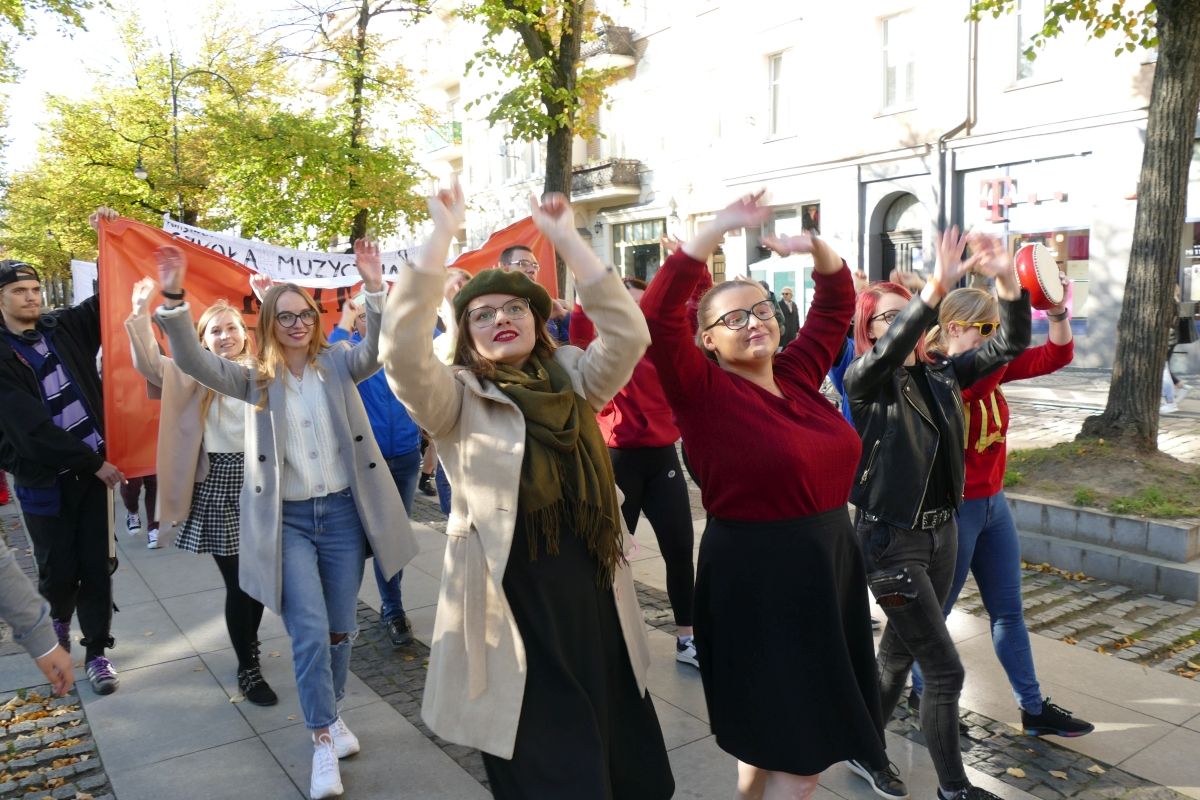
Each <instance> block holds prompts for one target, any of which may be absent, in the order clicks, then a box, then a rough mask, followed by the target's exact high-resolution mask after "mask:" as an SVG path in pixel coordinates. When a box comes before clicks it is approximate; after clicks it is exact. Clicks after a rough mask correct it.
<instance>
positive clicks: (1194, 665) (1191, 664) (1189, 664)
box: [1187, 661, 1200, 669]
mask: <svg viewBox="0 0 1200 800" xmlns="http://www.w3.org/2000/svg"><path fill="white" fill-rule="evenodd" d="M1187 668H1188V669H1200V664H1197V663H1196V662H1195V661H1189V662H1187Z"/></svg>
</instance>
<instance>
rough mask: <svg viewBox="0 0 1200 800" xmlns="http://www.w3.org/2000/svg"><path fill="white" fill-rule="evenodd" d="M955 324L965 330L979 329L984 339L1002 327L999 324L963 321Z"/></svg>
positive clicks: (959, 320) (957, 320) (955, 321)
mask: <svg viewBox="0 0 1200 800" xmlns="http://www.w3.org/2000/svg"><path fill="white" fill-rule="evenodd" d="M954 324H955V325H961V326H963V327H964V328H978V329H979V335H980V336H983V337H984V338H987V337H988V336H991V335H992V334H993V333H995V332H996V329H997V328H999V327H1000V323H999V322H965V321H963V320H961V319H956V320H954Z"/></svg>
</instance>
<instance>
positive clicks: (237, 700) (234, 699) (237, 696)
mask: <svg viewBox="0 0 1200 800" xmlns="http://www.w3.org/2000/svg"><path fill="white" fill-rule="evenodd" d="M245 699H246V698H245V697H244V696H242V695H240V694H235V695H234V696H233V697H231V698H229V702H231V703H240V702H242V701H243V700H245Z"/></svg>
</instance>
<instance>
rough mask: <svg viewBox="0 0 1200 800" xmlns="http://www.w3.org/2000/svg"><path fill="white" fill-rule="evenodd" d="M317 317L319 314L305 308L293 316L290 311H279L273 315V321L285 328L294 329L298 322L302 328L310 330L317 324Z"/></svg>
mask: <svg viewBox="0 0 1200 800" xmlns="http://www.w3.org/2000/svg"><path fill="white" fill-rule="evenodd" d="M319 316H320V314H318V313H317V312H316V311H313V310H312V309H311V308H307V309H305V310H304V311H301V312H300V313H299V314H293V313H292V312H291V311H280V312H279V313H278V314H276V315H275V321H276V322H278V323H279V324H280V325H282V326H283V327H285V328H294V327H296V321H297V320H299V321H300V322H302V323H304V327H306V328H311V327H312V326H313V325H316V324H317V317H319Z"/></svg>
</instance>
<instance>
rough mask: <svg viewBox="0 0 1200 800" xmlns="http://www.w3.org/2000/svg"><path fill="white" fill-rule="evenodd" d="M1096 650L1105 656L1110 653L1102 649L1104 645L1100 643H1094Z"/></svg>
mask: <svg viewBox="0 0 1200 800" xmlns="http://www.w3.org/2000/svg"><path fill="white" fill-rule="evenodd" d="M1096 652H1097V653H1100V654H1102V655H1106V656H1107V655H1111V653H1109V652H1108V651H1107V650H1105V649H1104V645H1102V644H1100V645H1096Z"/></svg>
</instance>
